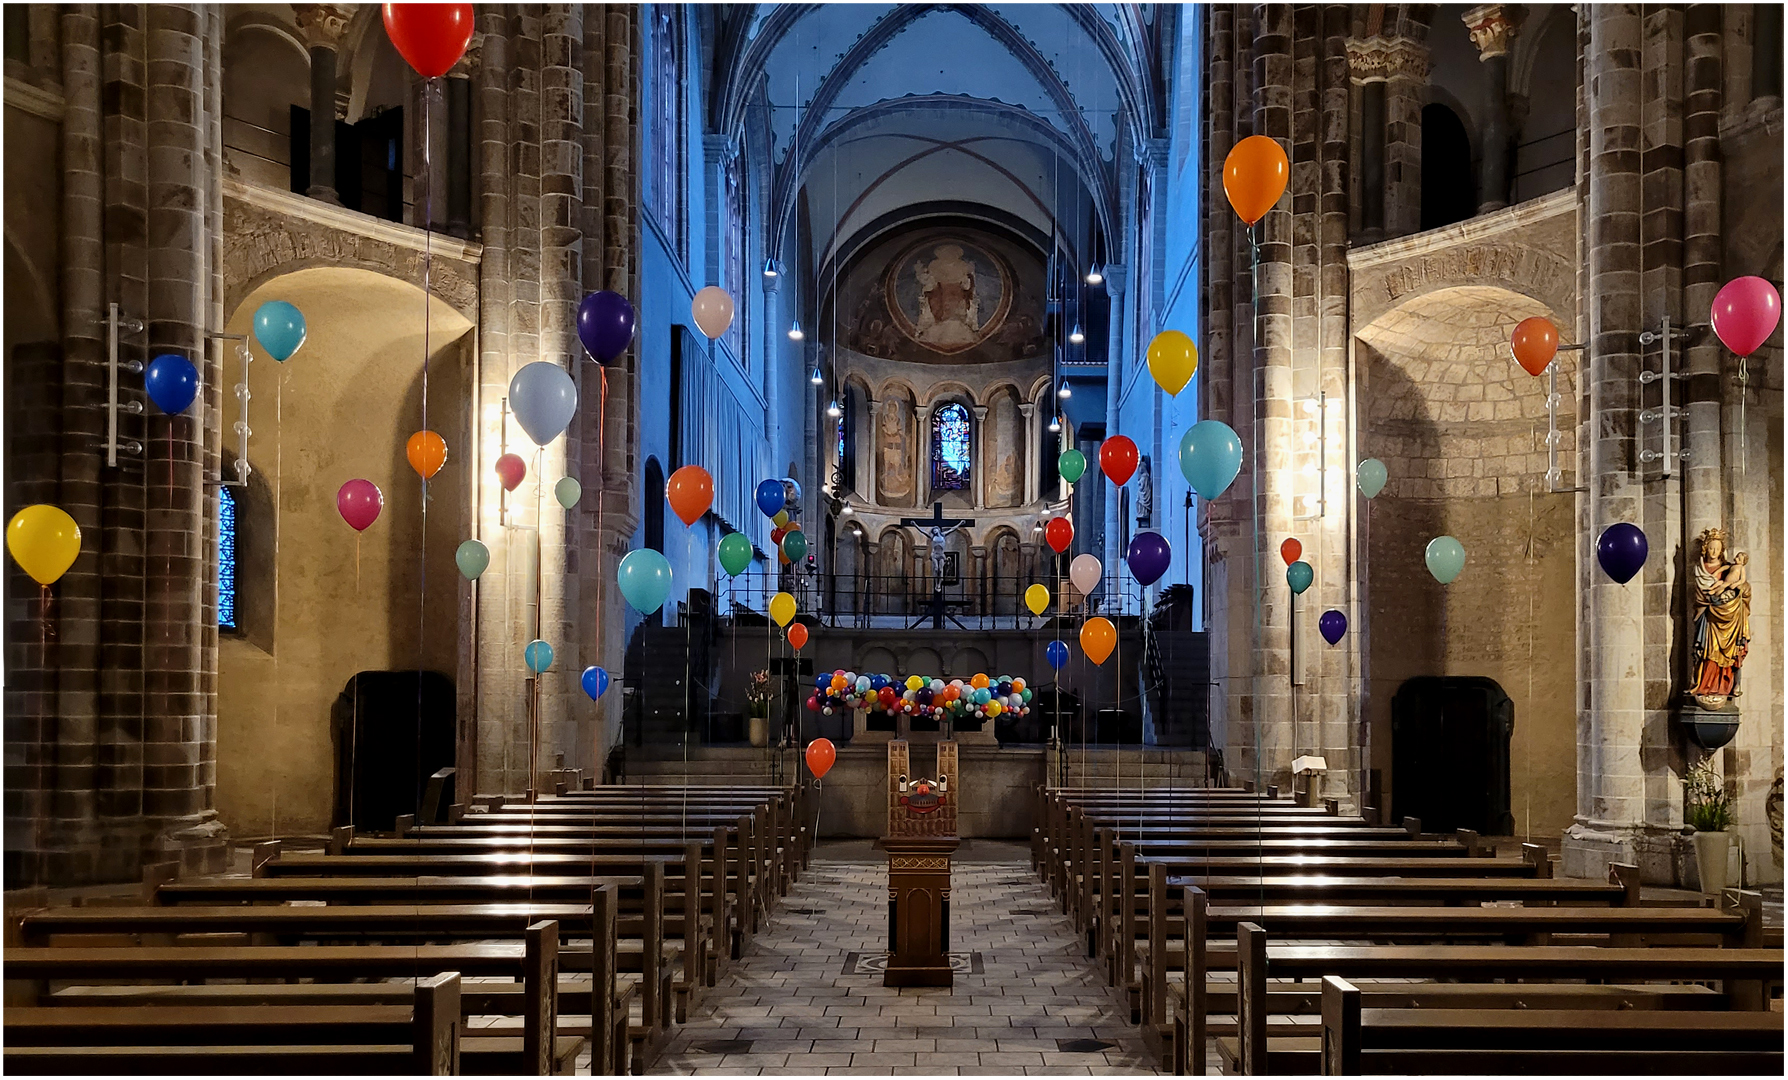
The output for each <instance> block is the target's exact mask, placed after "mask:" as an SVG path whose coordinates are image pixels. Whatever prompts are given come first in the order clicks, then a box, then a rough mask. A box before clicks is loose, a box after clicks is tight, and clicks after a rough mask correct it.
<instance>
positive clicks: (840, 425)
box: [838, 413, 844, 467]
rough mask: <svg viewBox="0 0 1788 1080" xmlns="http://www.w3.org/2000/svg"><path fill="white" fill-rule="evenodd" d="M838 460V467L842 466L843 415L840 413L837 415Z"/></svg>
mask: <svg viewBox="0 0 1788 1080" xmlns="http://www.w3.org/2000/svg"><path fill="white" fill-rule="evenodd" d="M838 461H839V465H840V467H843V463H844V416H843V414H842V413H841V414H840V415H839V417H838Z"/></svg>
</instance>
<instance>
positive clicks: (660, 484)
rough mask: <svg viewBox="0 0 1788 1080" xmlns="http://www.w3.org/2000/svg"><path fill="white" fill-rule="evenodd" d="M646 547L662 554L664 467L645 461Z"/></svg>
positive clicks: (653, 458)
mask: <svg viewBox="0 0 1788 1080" xmlns="http://www.w3.org/2000/svg"><path fill="white" fill-rule="evenodd" d="M645 495H646V546H647V547H649V548H651V549H652V550H653V551H656V552H658V553H659V554H660V555H662V554H664V466H662V465H660V464H658V459H657V458H655V457H649V458H647V459H646V492H645Z"/></svg>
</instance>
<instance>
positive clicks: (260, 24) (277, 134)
mask: <svg viewBox="0 0 1788 1080" xmlns="http://www.w3.org/2000/svg"><path fill="white" fill-rule="evenodd" d="M294 106H296V107H298V108H301V109H308V108H309V107H310V56H309V54H308V53H307V52H306V51H305V48H304V43H303V42H302V41H301V40H299V38H298V35H297V31H296V29H295V28H293V27H289V26H286V25H284V24H283V23H279V22H276V21H273V20H271V19H268V18H266V17H265V16H261V15H259V13H256V15H254V16H250V17H243V18H238V19H235V20H232V21H231V24H230V28H229V33H228V34H227V35H226V36H225V38H224V46H223V111H224V118H223V141H224V161H225V163H226V164H227V165H228V166H230V167H232V168H233V169H234V170H235V171H236V172H237V173H238V174H240V175H241V177H242V179H243V180H246V181H248V182H249V183H251V184H259V185H261V186H263V187H269V188H273V189H275V190H277V191H289V190H291V186H292V109H293V107H294Z"/></svg>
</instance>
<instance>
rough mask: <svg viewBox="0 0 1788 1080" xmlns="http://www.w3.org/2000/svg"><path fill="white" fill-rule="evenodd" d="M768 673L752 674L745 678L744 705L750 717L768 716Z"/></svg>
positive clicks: (763, 671)
mask: <svg viewBox="0 0 1788 1080" xmlns="http://www.w3.org/2000/svg"><path fill="white" fill-rule="evenodd" d="M771 693H772V691H771V689H770V672H769V671H768V670H767V669H764V670H758V671H754V672H752V673H751V674H750V675H747V676H746V677H745V705H746V708H747V711H748V712H749V713H750V714H751V715H752V716H768V715H770V695H771Z"/></svg>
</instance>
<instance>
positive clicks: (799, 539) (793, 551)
mask: <svg viewBox="0 0 1788 1080" xmlns="http://www.w3.org/2000/svg"><path fill="white" fill-rule="evenodd" d="M782 553H783V554H784V555H787V556H788V561H789V562H797V563H798V562H800V561H801V560H802V559H805V558H806V557H807V534H806V533H804V532H802V531H801V530H800V529H790V530H789V531H788V532H787V533H785V534H784V535H783V537H782Z"/></svg>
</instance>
